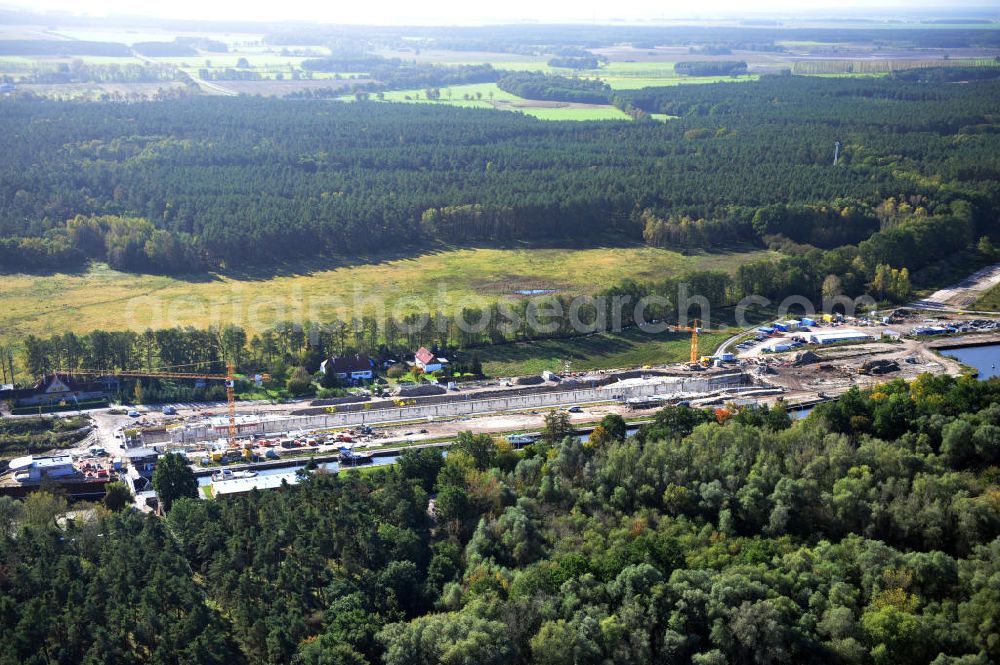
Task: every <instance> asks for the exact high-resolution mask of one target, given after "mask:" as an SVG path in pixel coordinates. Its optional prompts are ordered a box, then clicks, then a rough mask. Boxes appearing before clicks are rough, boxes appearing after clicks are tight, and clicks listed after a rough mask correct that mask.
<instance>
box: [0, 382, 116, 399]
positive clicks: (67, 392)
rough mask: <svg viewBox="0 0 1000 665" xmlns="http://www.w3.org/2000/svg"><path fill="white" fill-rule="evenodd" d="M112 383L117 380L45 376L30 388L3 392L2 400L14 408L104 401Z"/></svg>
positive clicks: (110, 390) (111, 388) (111, 389)
mask: <svg viewBox="0 0 1000 665" xmlns="http://www.w3.org/2000/svg"><path fill="white" fill-rule="evenodd" d="M112 382H117V379H113V378H108V379H105V380H102V381H77V380H75V379H73V378H72V377H69V376H66V375H58V374H52V375H45V376H43V377H42V378H41V379H40V380H39V381H38V382H37V383H35V385H34V386H32V387H31V388H22V389H18V390H12V391H9V392H5V393H4V399H9V400H11V401H12V402H13V403H14V405H15V406H51V405H53V404H59V403H61V402H66V403H67V404H71V403H73V402H85V401H89V400H96V399H105V398H107V397H108V394H109V393H111V392H112V391H113V387H112V385H111V383H112Z"/></svg>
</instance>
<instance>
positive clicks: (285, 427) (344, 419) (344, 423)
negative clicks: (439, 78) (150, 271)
mask: <svg viewBox="0 0 1000 665" xmlns="http://www.w3.org/2000/svg"><path fill="white" fill-rule="evenodd" d="M747 382H748V379H747V377H746V375H744V374H743V373H742V372H735V373H732V374H721V375H714V376H704V377H662V378H658V379H654V380H650V381H646V382H643V383H636V384H632V383H626V384H622V383H612V384H610V385H607V386H602V387H600V388H585V389H578V390H566V391H559V392H539V393H535V394H528V395H512V396H510V397H494V398H491V399H483V400H468V399H464V400H456V401H453V402H445V403H440V404H428V405H421V406H404V407H393V408H388V409H376V408H369V409H366V410H362V411H352V412H345V413H332V414H328V415H322V416H318V415H317V416H293V417H289V418H280V419H274V420H262V421H260V422H256V423H241V424H239V426H238V427H237V431H238V435H239V436H249V435H251V434H256V435H269V434H280V433H284V432H291V431H297V430H319V429H331V428H335V427H349V426H352V425H365V424H367V425H371V424H376V423H391V422H406V421H411V420H427V419H436V418H452V417H456V416H470V415H477V414H486V413H495V412H502V411H518V410H525V409H535V408H545V407H558V406H568V405H572V404H582V403H587V402H609V401H624V400H627V399H630V398H633V397H651V396H653V395H668V394H674V393H698V392H711V391H713V390H718V389H720V388H725V387H730V386H739V385H743V384H745V383H747ZM370 404H371V405H372V407H374V406H375V405H376V404H377V403H370ZM227 434H228V430H227V428H226V427H225V426H222V427H205V426H202V427H186V428H183V429H175V430H172V431H170V432H168V433H165V434H163V433H156V434H151V435H144V436H143V443H144V444H146V445H152V444H156V443H167V442H172V443H178V444H183V443H196V442H199V441H210V440H215V439H220V438H225V437H226V436H227Z"/></svg>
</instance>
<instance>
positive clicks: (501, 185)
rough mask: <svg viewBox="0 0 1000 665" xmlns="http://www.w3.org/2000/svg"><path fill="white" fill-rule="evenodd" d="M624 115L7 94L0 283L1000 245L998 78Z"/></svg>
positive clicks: (794, 90)
mask: <svg viewBox="0 0 1000 665" xmlns="http://www.w3.org/2000/svg"><path fill="white" fill-rule="evenodd" d="M566 80H567V81H568V80H569V79H566ZM555 82H556V83H558V80H556V81H555ZM551 83H552V82H551V81H549V82H545V83H543V84H542V85H548V84H551ZM615 103H617V104H618V105H619V106H621V107H622V108H624V109H626V110H627V111H628V112H629V113H631V114H632V115H633V116H634V117H635V118H636V121H633V122H627V121H626V122H582V123H581V122H545V121H540V120H536V119H533V118H529V117H524V116H521V115H518V114H514V113H500V112H496V111H491V110H476V109H459V108H446V107H435V106H434V105H424V104H421V105H396V104H384V103H381V104H379V103H364V102H359V103H337V102H330V101H296V102H292V103H289V102H287V101H281V100H269V99H261V98H241V99H238V100H237V99H221V98H215V99H211V98H196V99H183V100H173V101H164V102H160V103H145V104H130V105H121V104H82V103H72V102H53V101H24V100H5V101H3V102H0V104H2V111H3V112H2V113H0V149H2V151H3V154H4V156H5V158H4V160H3V162H2V164H0V187H2V191H0V270H7V271H11V270H13V271H21V270H29V271H30V270H39V269H46V270H47V269H54V268H65V267H70V266H79V265H81V264H82V263H83V262H84V261H87V260H89V259H99V260H104V261H108V262H109V263H110V264H111V265H112V266H113V267H117V268H120V269H125V270H133V271H153V272H166V273H183V272H189V271H194V270H201V269H204V268H207V267H217V266H220V265H225V266H230V267H233V266H239V265H241V264H244V263H247V262H253V263H254V264H255V265H260V264H266V263H269V262H275V261H279V262H287V261H290V260H294V259H296V258H298V257H302V256H306V255H315V254H324V253H335V254H340V255H345V254H346V255H351V254H356V253H364V252H377V251H384V250H386V249H393V248H397V249H398V248H420V247H427V246H433V244H434V243H437V242H441V241H443V242H458V243H468V242H472V243H474V242H479V241H489V240H512V239H513V240H545V241H547V242H552V241H556V242H562V241H566V240H572V241H573V242H576V243H579V242H581V241H584V242H586V241H587V240H588V239H591V238H600V239H601V241H602V242H607V241H608V239H609V238H610V239H614V238H619V239H622V240H629V241H641V240H643V239H645V240H646V241H647V242H650V243H651V244H656V245H659V246H666V247H677V248H688V247H701V248H704V247H708V246H713V245H716V244H729V243H755V244H758V245H764V244H765V243H772V244H774V243H777V246H783V243H785V244H787V243H788V242H792V243H797V244H799V245H803V244H804V245H806V246H816V247H821V248H824V249H832V248H835V247H841V246H843V247H845V248H846V251H859V252H861V253H862V254H864V253H865V251H868V252H869V256H868V259H869V260H868V261H867V263H866V265H865V267H864V273H865V274H864V277H865V278H868V279H871V278H872V277H873V276H874V273H875V269H876V267H877V265H878V264H880V263H887V264H889V265H891V266H892V267H894V268H902V267H904V266H903V264H902V263H900V261H899V255H900V253H902V254H904V255H905V256H907V257H908V259H910V260H912V261H913V262H914V264H913V265H909V264H908V265H907V266H906V267H909V268H910V270H915V269H918V268H919V267H920V265H918V264H929V263H932V262H934V261H936V260H939V259H941V258H942V257H944V256H947V255H948V254H950V253H953V252H954V251H958V250H961V249H963V248H965V247H967V246H968V245H969V244H970V243H971V242H974V241H975V240H976V239H977V238H979V237H980V236H981V235H986V234H991V233H995V232H996V228H995V227H996V219H997V212H998V210H1000V185H998V175H1000V143H998V141H1000V139H998V136H1000V134H998V133H997V131H996V129H997V126H998V125H997V122H998V113H1000V83H997V82H995V81H973V82H969V83H964V84H961V85H959V84H953V83H947V82H940V81H937V80H927V79H916V80H903V79H902V78H884V79H877V78H872V79H819V78H805V77H793V76H787V77H772V78H767V79H763V80H761V81H758V82H751V83H738V84H737V83H720V84H713V85H700V86H677V87H671V88H654V89H644V90H638V91H622V92H618V93H615ZM649 114H668V115H671V116H677V117H676V119H673V120H669V121H666V122H660V121H655V120H651V119H649V118H648V115H649ZM835 142H840V144H841V149H840V156H839V163H838V164H837V165H836V166H834V165H833V153H834V143H835ZM774 206H790V207H791V208H789V210H790V211H791V212H788V213H787V214H786V213H785V212H782V211H780V210H777V211H776V209H775V208H774ZM685 219H686V220H690V222H691V223H689V224H686V225H685V224H682V221H683V220H685ZM841 219H842V220H843V221H842V222H841V221H840V220H841ZM651 221H652V224H651ZM682 226H683V227H684V228H681V227H682ZM939 227H940V228H939ZM941 228H948V229H956V231H955V232H951V231H950V232H949V233H948V234H946V235H944V236H943V235H941V234H940V230H941ZM943 237H944V238H946V239H947V240H948V244H945V245H939V244H937V243H936V242H935V241H936V240H939V239H941V238H943ZM866 242H867V243H868V247H869V250H865V248H864V246H865V243H866ZM852 248H853V249H852ZM901 248H902V249H901ZM894 252H895V253H894ZM876 254H877V256H876Z"/></svg>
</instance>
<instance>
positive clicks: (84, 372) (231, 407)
mask: <svg viewBox="0 0 1000 665" xmlns="http://www.w3.org/2000/svg"><path fill="white" fill-rule="evenodd" d="M59 374H64V375H68V376H74V375H77V376H119V377H125V378H137V379H204V380H206V381H225V382H226V403H227V406H228V413H229V447H230V448H236V379H237V378H239V376H240V375H238V374H237V373H236V365H234V364H233V363H232V362H230V363H228V364H227V365H226V373H225V374H192V373H187V372H130V371H122V372H114V371H112V372H109V371H106V370H96V369H69V370H59V371H57V372H56V375H59ZM260 377H261V380H262V381H270V380H271V376H270V375H269V374H261V375H260Z"/></svg>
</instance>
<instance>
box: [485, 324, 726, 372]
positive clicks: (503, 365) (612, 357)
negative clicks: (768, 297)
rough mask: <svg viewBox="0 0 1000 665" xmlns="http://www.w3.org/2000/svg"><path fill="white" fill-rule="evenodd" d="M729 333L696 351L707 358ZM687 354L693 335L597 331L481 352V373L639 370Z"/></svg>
mask: <svg viewBox="0 0 1000 665" xmlns="http://www.w3.org/2000/svg"><path fill="white" fill-rule="evenodd" d="M728 336H729V335H728V334H726V333H707V334H702V335H701V336H700V337H699V339H698V347H699V350H700V351H701V352H702V353H704V354H709V353H711V352H712V351H714V350H715V348H716V347H717V346H718V345H719V344H721V343H722V342H723V341H725V340H726V338H727V337H728ZM690 354H691V336H690V335H689V334H687V333H680V332H663V333H658V334H653V333H646V332H642V331H641V330H638V329H636V328H630V329H628V330H624V331H622V332H620V333H601V334H597V335H587V336H585V337H574V338H569V339H547V340H540V341H537V342H521V343H518V344H503V345H500V346H493V347H488V348H484V349H480V350H479V358H480V360H481V361H482V363H483V371H484V372H486V373H487V374H488V375H489V376H525V375H530V374H541V373H542V372H544V371H545V370H549V371H551V372H561V371H563V369H564V364H565V363H566V362H569V363H570V370H571V371H574V372H578V371H585V370H593V369H612V368H619V367H642V366H644V365H660V364H663V363H672V362H686V361H687V360H688V359H689V358H690Z"/></svg>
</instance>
